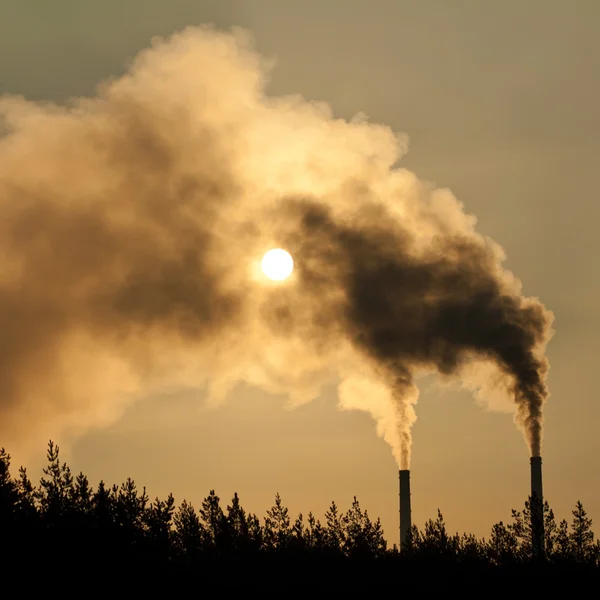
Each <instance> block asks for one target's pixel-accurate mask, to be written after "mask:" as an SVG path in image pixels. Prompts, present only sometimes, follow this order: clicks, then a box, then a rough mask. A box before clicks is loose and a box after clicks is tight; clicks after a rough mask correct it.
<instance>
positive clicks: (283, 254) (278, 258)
mask: <svg viewBox="0 0 600 600" xmlns="http://www.w3.org/2000/svg"><path fill="white" fill-rule="evenodd" d="M261 267H262V270H263V273H264V274H265V275H266V276H267V277H268V278H269V279H272V280H273V281H283V280H284V279H287V278H288V277H289V276H290V275H291V274H292V271H293V270H294V259H293V258H292V256H291V254H290V253H289V252H287V251H286V250H283V249H282V248H273V249H272V250H269V251H268V252H267V253H266V254H265V255H264V256H263V259H262V262H261Z"/></svg>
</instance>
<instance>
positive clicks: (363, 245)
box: [0, 28, 552, 468]
mask: <svg viewBox="0 0 600 600" xmlns="http://www.w3.org/2000/svg"><path fill="white" fill-rule="evenodd" d="M267 74H268V67H267V65H266V64H265V63H264V61H262V59H261V58H260V57H259V56H258V55H257V54H255V53H254V52H253V50H252V48H251V44H250V43H249V41H248V39H247V38H246V36H245V34H243V33H241V32H235V33H234V34H222V33H218V32H216V31H213V30H211V29H210V28H191V29H188V30H186V31H184V32H182V33H181V34H178V35H176V36H173V37H172V38H170V39H169V40H156V41H155V42H154V44H153V47H152V48H151V49H149V50H146V51H144V52H142V53H141V54H140V55H139V56H138V58H137V59H136V61H135V63H134V64H133V66H132V67H131V69H130V71H129V73H127V74H126V75H125V76H123V77H122V78H120V79H116V80H114V81H110V82H106V83H105V84H104V85H103V86H101V87H100V88H99V90H98V94H97V96H96V97H94V98H85V99H77V100H74V101H73V102H72V103H71V104H70V105H69V106H66V107H65V106H56V105H51V104H34V103H30V102H27V101H26V100H24V99H22V98H17V97H3V98H1V99H0V133H2V132H3V135H2V137H1V138H0V327H1V328H2V337H1V338H0V386H1V388H2V390H3V395H2V398H1V399H0V434H1V435H2V436H3V437H4V438H7V439H9V440H14V441H19V440H22V439H25V438H28V439H30V438H32V437H35V436H36V435H40V436H41V437H46V438H47V437H48V433H49V432H52V434H53V435H55V432H56V431H57V430H59V429H60V430H65V431H69V432H73V433H77V432H81V431H84V430H85V429H87V428H89V427H96V426H99V425H103V424H106V423H110V422H111V421H113V420H114V419H116V418H118V416H119V414H120V413H121V412H122V410H123V407H124V406H126V404H127V403H128V402H131V401H133V400H135V399H136V398H139V397H141V396H143V395H145V394H148V393H152V392H156V391H157V390H160V389H164V388H165V387H169V388H173V387H175V388H177V387H182V386H196V387H197V386H208V389H209V391H210V394H211V399H212V401H214V402H216V401H219V399H222V398H223V397H224V396H225V395H226V394H227V392H228V390H230V389H231V387H232V385H234V384H235V382H237V381H240V380H245V381H248V382H250V383H252V384H255V385H259V386H261V387H263V388H265V389H267V390H270V391H275V392H284V393H287V394H289V395H290V397H291V400H292V401H293V402H294V403H300V402H306V401H309V400H311V399H312V398H314V397H315V396H316V395H318V393H319V390H320V387H321V386H322V385H323V384H324V383H325V382H327V381H330V380H331V378H333V377H339V378H340V379H341V383H340V388H339V390H340V405H341V407H342V408H360V409H363V410H368V411H370V412H371V413H372V414H373V416H374V417H375V419H376V420H377V422H378V431H379V433H380V435H382V436H383V437H384V438H385V439H386V441H387V442H388V443H389V444H390V445H391V446H392V449H393V452H394V455H395V456H396V458H397V460H398V462H399V463H400V464H401V466H402V468H408V464H409V461H410V445H411V438H410V427H411V425H412V423H413V422H414V420H415V413H414V408H413V405H414V404H415V402H416V400H417V397H418V391H417V388H416V386H415V382H414V380H415V376H416V375H417V374H418V373H419V372H421V371H423V370H431V369H436V370H438V371H439V372H440V373H442V374H444V375H448V376H450V375H456V376H460V375H461V373H464V372H466V368H467V366H469V365H473V364H474V361H475V362H476V361H482V362H483V363H486V364H487V363H490V361H491V362H492V363H493V364H494V365H495V366H496V367H497V368H498V369H500V370H501V372H502V373H503V374H504V377H503V378H501V379H500V381H502V382H503V385H504V382H505V381H506V382H509V383H508V385H509V386H510V389H509V390H507V391H508V392H510V393H511V394H512V396H513V398H514V401H515V403H516V406H517V408H518V413H517V418H518V421H519V423H520V424H521V425H522V426H523V428H524V431H525V433H526V437H527V440H528V443H529V445H530V448H531V450H532V452H533V453H534V454H539V449H540V443H541V423H542V418H541V417H542V405H543V402H544V400H545V398H546V396H547V390H546V387H545V375H546V370H547V364H546V360H545V358H544V354H543V352H544V348H545V344H546V343H547V341H548V340H549V338H550V335H551V330H550V326H551V321H552V315H551V313H549V312H548V311H546V309H545V308H544V307H543V306H542V304H540V303H539V302H538V301H537V300H534V299H528V298H524V297H522V295H521V290H520V285H519V283H518V281H516V280H515V279H514V278H513V277H512V276H511V274H510V273H508V272H506V271H505V270H504V269H503V268H502V261H503V258H504V257H503V254H502V252H501V250H500V249H499V247H498V246H496V245H495V244H493V243H492V242H491V241H489V240H487V239H485V238H483V237H481V236H480V235H478V234H477V233H476V232H475V229H474V225H475V222H474V219H473V218H472V217H469V216H467V215H465V214H464V212H463V210H462V207H461V205H460V204H459V203H458V202H457V201H456V200H455V199H454V197H453V196H452V195H451V194H449V193H448V192H446V191H442V190H435V189H431V188H429V187H428V186H426V185H425V184H423V183H421V182H419V181H418V180H417V178H416V177H415V176H414V175H412V174H411V173H409V172H407V171H405V170H402V169H395V168H393V165H394V164H395V163H396V161H397V160H398V158H399V156H400V154H401V152H402V150H403V143H404V142H403V140H402V139H401V138H399V137H397V136H396V135H394V134H393V132H391V131H390V130H389V129H388V128H386V127H383V126H378V125H374V124H370V123H367V122H366V121H365V120H364V119H356V120H353V121H352V122H345V121H342V120H336V119H334V118H333V117H332V115H331V114H330V112H329V109H328V108H327V107H326V106H324V105H320V104H314V103H308V102H306V101H304V100H303V99H301V98H298V97H284V98H269V97H266V96H265V95H264V85H265V81H266V78H267ZM280 245H283V246H284V247H286V248H287V249H288V250H289V251H290V252H291V253H292V254H293V256H294V259H295V262H296V267H297V269H296V271H295V273H294V275H293V276H292V278H291V279H290V280H289V281H287V282H286V283H285V284H283V285H274V284H270V283H268V282H267V281H265V279H264V277H262V276H261V275H260V273H259V272H258V264H259V261H260V259H261V257H262V255H263V253H264V252H265V251H266V250H268V249H269V248H271V247H273V246H280Z"/></svg>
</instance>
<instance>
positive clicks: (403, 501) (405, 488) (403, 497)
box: [398, 469, 412, 550]
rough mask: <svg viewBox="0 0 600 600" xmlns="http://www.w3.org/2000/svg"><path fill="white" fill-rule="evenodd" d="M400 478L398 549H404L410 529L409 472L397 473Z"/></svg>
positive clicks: (406, 470)
mask: <svg viewBox="0 0 600 600" xmlns="http://www.w3.org/2000/svg"><path fill="white" fill-rule="evenodd" d="M398 474H399V478H400V549H401V550H402V549H404V548H406V545H407V542H408V535H409V533H410V530H411V528H412V522H411V514H410V471H409V470H408V469H405V470H401V471H398Z"/></svg>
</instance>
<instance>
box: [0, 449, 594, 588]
mask: <svg viewBox="0 0 600 600" xmlns="http://www.w3.org/2000/svg"><path fill="white" fill-rule="evenodd" d="M47 459H48V464H47V466H46V467H45V468H44V470H43V476H42V478H41V480H40V482H39V485H38V486H34V485H33V484H32V482H31V480H30V479H29V476H28V474H27V471H26V469H24V468H21V469H20V470H19V472H18V475H16V476H13V475H11V472H10V456H9V454H8V453H7V452H6V451H5V450H4V449H2V450H0V544H1V547H2V562H1V563H0V564H2V565H3V566H5V567H8V566H12V568H16V569H18V568H21V567H22V566H23V565H27V566H28V567H29V568H35V569H37V570H38V571H39V572H41V571H43V572H45V573H50V572H55V571H56V570H57V569H59V570H63V571H64V569H65V568H68V569H70V570H71V571H72V573H74V574H79V575H82V574H84V575H87V576H90V577H92V576H94V574H98V573H104V575H105V576H106V574H108V573H110V574H112V575H117V574H120V575H119V576H124V575H126V574H127V575H132V574H137V575H136V576H140V577H144V578H145V579H146V580H147V579H148V578H151V579H152V578H156V579H157V580H159V579H164V578H166V577H170V576H175V577H181V576H183V575H193V576H196V575H198V574H203V575H202V576H203V577H206V578H209V579H210V578H211V577H213V578H214V577H217V575H216V574H217V573H221V572H222V570H223V568H224V566H226V567H227V569H226V570H228V571H229V572H230V573H231V575H232V578H230V579H226V580H224V581H223V582H222V584H223V585H229V586H235V585H236V584H239V585H241V584H242V582H245V585H249V584H250V582H251V581H252V580H251V579H247V578H248V577H250V576H251V573H258V572H259V570H260V568H262V567H265V566H269V565H270V567H269V568H271V567H272V566H273V565H277V568H276V570H275V571H274V573H276V574H277V575H278V576H280V577H282V576H283V575H284V574H287V575H286V576H287V577H288V578H289V577H296V576H299V575H300V571H299V569H301V568H302V569H305V571H304V575H303V576H302V577H301V579H300V580H299V582H298V585H300V584H301V583H302V582H304V583H306V581H307V577H308V578H310V577H312V578H317V579H318V578H321V579H319V580H320V581H321V580H323V578H324V577H325V575H328V576H331V575H332V574H333V573H338V574H341V573H345V575H344V581H345V582H348V581H354V583H353V584H352V585H353V586H355V585H362V584H364V583H365V582H366V579H368V578H369V577H371V576H372V574H373V573H377V574H378V575H377V578H376V579H374V580H373V581H372V582H371V583H374V582H375V581H376V582H379V583H380V584H381V585H384V583H383V582H384V581H385V580H386V577H389V578H393V577H394V576H396V575H398V574H399V573H404V574H405V575H406V576H409V575H414V574H415V573H435V578H434V579H431V578H430V581H429V585H434V584H435V583H436V581H437V583H440V581H442V580H443V579H444V578H448V577H456V576H457V575H458V576H464V577H468V578H470V580H471V581H474V580H476V579H477V578H497V579H499V580H502V579H506V578H510V577H512V576H522V575H524V574H528V573H534V572H535V573H544V574H545V575H548V576H551V575H557V574H559V575H560V574H562V575H564V574H565V573H569V574H573V573H577V574H578V578H579V579H581V577H583V576H584V575H592V576H597V574H598V573H599V572H600V569H599V565H600V543H598V542H595V541H594V534H593V532H592V528H591V526H592V521H591V519H589V518H588V517H587V515H586V512H585V510H584V508H583V506H582V504H581V503H580V502H578V503H577V505H576V506H575V509H574V510H573V515H572V520H571V522H570V523H568V522H567V521H566V520H563V521H560V522H559V523H557V522H556V520H555V517H554V514H553V511H552V510H551V508H550V507H549V505H548V503H547V502H546V503H545V506H544V523H545V556H544V557H543V559H539V558H538V559H536V558H535V557H534V555H533V552H532V545H531V518H530V504H529V501H527V502H525V507H524V509H523V510H522V511H516V510H513V511H512V515H511V521H510V522H509V523H507V524H504V523H502V522H500V523H497V524H496V525H494V526H493V527H492V530H491V534H490V536H489V537H488V538H485V539H478V538H476V537H475V536H473V535H468V534H463V535H459V534H454V535H452V534H450V533H449V532H448V531H447V529H446V525H445V523H444V519H443V516H442V514H441V513H440V512H439V511H438V514H437V517H436V518H435V519H430V520H429V521H427V522H426V523H425V525H424V527H423V528H422V529H419V528H418V527H416V526H413V529H412V532H411V536H410V537H411V539H410V545H409V546H408V547H407V548H406V549H404V550H403V551H402V552H399V551H398V548H397V547H396V545H393V546H392V547H391V548H390V547H388V544H387V542H386V540H385V538H384V533H383V529H382V527H381V523H380V521H379V519H376V520H373V519H372V518H371V517H370V516H369V515H368V513H367V511H366V510H363V509H362V508H361V506H360V504H359V502H358V500H357V499H356V498H354V501H353V503H352V506H351V507H350V508H349V510H348V511H347V512H342V511H340V510H339V508H338V507H337V505H336V504H335V502H332V504H331V506H330V507H329V509H328V510H327V512H326V513H325V518H324V520H323V522H321V521H320V520H319V519H316V518H315V517H314V516H313V515H312V514H311V513H309V514H308V515H307V516H306V517H304V516H303V515H302V514H300V515H298V516H297V517H295V518H294V517H293V516H292V515H290V513H289V511H288V509H287V508H286V507H285V506H284V504H283V502H282V500H281V498H280V496H279V495H276V496H275V502H274V505H273V506H272V507H271V508H270V509H269V510H267V512H266V515H265V516H264V518H263V519H260V518H259V517H258V516H257V515H255V514H252V513H247V512H246V511H245V510H244V509H243V508H242V506H241V504H240V499H239V497H238V496H237V494H234V496H233V498H232V499H231V501H230V502H229V503H227V504H226V505H225V506H223V504H222V503H221V499H220V498H219V497H218V496H217V495H216V494H215V492H214V491H211V492H210V493H209V494H208V496H207V497H206V498H204V500H202V503H201V504H200V505H199V507H198V509H196V508H195V507H194V506H193V505H192V504H191V503H189V502H188V501H185V500H184V501H183V502H182V503H181V504H180V505H179V506H176V504H175V500H174V498H173V496H172V495H169V497H168V498H166V499H163V500H161V499H158V498H156V499H155V500H153V501H150V499H149V498H148V495H147V494H146V491H145V488H144V489H141V490H140V489H138V487H137V486H136V484H135V483H134V481H133V480H132V479H127V481H125V482H124V483H122V484H121V485H120V486H117V485H113V486H107V485H105V484H104V482H100V484H99V485H98V486H97V487H96V488H95V489H93V488H92V486H91V485H90V483H89V481H88V479H87V477H86V476H85V475H84V474H83V473H79V475H76V476H74V475H73V473H72V472H71V470H70V468H69V467H68V466H67V465H66V464H65V463H63V462H61V459H60V456H59V448H58V446H56V445H55V444H54V443H52V442H50V443H49V445H48V453H47ZM301 566H302V567H301ZM307 567H308V569H306V568H307ZM432 569H433V571H432ZM40 570H41V571H40ZM233 575H235V577H233ZM348 577H354V579H353V580H352V579H349V578H348ZM439 578H442V579H439ZM545 580H547V578H546V579H545ZM361 582H362V583H361ZM353 589H354V588H353Z"/></svg>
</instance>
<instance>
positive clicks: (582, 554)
mask: <svg viewBox="0 0 600 600" xmlns="http://www.w3.org/2000/svg"><path fill="white" fill-rule="evenodd" d="M570 541H571V548H572V552H573V554H574V556H575V560H576V561H577V562H579V563H584V564H585V563H589V562H591V561H593V560H594V557H593V552H594V532H593V531H592V519H590V518H589V517H588V516H587V513H586V512H585V510H584V508H583V504H581V502H580V501H579V500H578V501H577V504H576V505H575V510H573V522H572V524H571V535H570Z"/></svg>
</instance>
